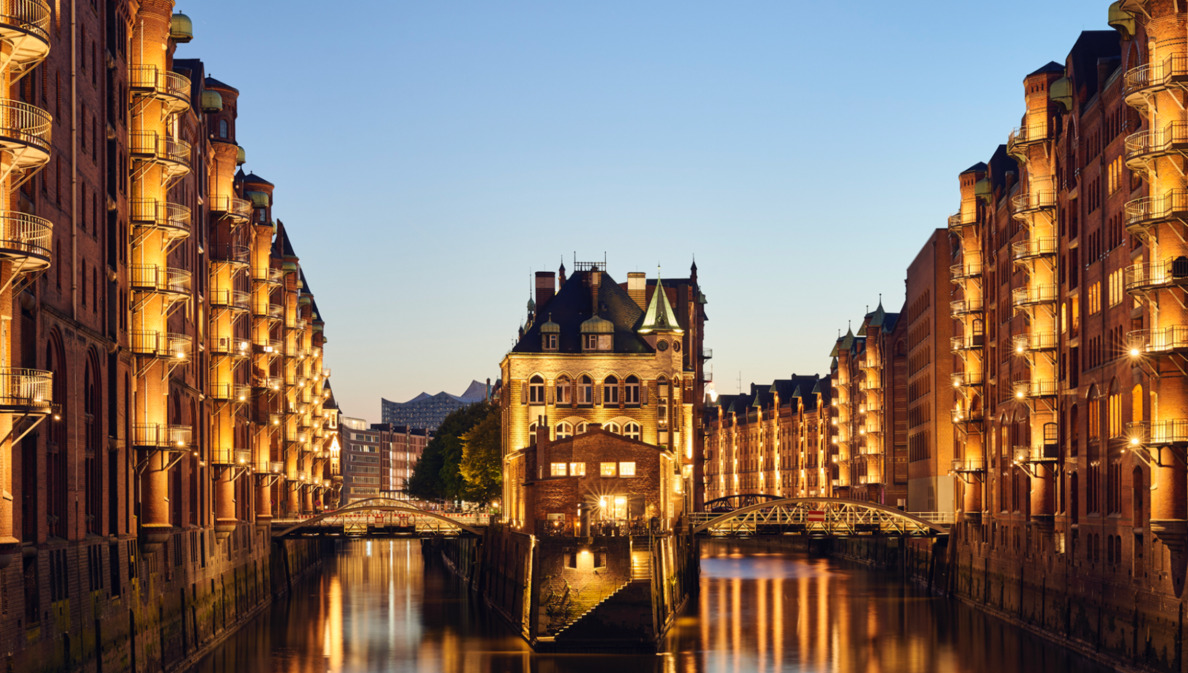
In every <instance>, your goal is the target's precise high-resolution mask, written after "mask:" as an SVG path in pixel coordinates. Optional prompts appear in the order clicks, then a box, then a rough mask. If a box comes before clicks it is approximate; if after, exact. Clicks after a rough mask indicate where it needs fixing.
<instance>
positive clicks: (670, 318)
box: [638, 268, 685, 334]
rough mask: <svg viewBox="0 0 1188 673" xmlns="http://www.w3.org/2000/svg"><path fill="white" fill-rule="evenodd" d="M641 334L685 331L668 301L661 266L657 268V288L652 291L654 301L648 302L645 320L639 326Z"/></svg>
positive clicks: (679, 332) (680, 332)
mask: <svg viewBox="0 0 1188 673" xmlns="http://www.w3.org/2000/svg"><path fill="white" fill-rule="evenodd" d="M638 331H639V333H640V334H650V333H652V332H676V333H677V334H682V333H684V331H685V330H683V329H681V327H680V323H678V322H677V318H676V313H675V312H674V311H673V310H672V305H671V304H669V303H668V294H667V293H666V292H665V291H664V282H663V281H662V280H661V279H660V271H659V268H657V270H656V289H655V290H654V291H653V292H652V301H650V302H648V310H647V311H646V312H645V313H644V317H643V322H642V323H640V326H639V330H638Z"/></svg>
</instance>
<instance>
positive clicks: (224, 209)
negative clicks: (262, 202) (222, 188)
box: [210, 196, 252, 221]
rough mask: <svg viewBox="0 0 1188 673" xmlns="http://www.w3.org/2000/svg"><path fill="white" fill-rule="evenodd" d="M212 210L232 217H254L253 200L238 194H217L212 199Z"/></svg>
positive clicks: (242, 219)
mask: <svg viewBox="0 0 1188 673" xmlns="http://www.w3.org/2000/svg"><path fill="white" fill-rule="evenodd" d="M210 211H211V212H212V213H217V214H220V215H223V216H225V217H230V218H232V219H236V220H241V221H247V220H250V219H252V202H251V201H248V200H247V199H241V198H239V197H237V196H216V197H213V198H212V199H211V200H210Z"/></svg>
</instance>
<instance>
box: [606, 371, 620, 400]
mask: <svg viewBox="0 0 1188 673" xmlns="http://www.w3.org/2000/svg"><path fill="white" fill-rule="evenodd" d="M602 403H603V404H615V405H617V404H618V403H619V379H618V378H616V377H614V376H608V377H606V380H605V381H603V382H602Z"/></svg>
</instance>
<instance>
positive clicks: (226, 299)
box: [210, 289, 252, 313]
mask: <svg viewBox="0 0 1188 673" xmlns="http://www.w3.org/2000/svg"><path fill="white" fill-rule="evenodd" d="M251 303H252V298H251V295H249V294H248V293H246V292H240V291H238V290H222V289H218V290H213V289H212V290H211V291H210V305H211V306H213V307H214V308H220V309H227V310H230V311H236V312H240V313H246V312H247V311H248V308H249V307H250V306H251Z"/></svg>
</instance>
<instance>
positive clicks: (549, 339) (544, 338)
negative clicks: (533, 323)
mask: <svg viewBox="0 0 1188 673" xmlns="http://www.w3.org/2000/svg"><path fill="white" fill-rule="evenodd" d="M540 338H541V344H540V345H541V348H543V349H544V350H546V351H555V350H557V335H556V334H542V335H541V336H540Z"/></svg>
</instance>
